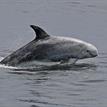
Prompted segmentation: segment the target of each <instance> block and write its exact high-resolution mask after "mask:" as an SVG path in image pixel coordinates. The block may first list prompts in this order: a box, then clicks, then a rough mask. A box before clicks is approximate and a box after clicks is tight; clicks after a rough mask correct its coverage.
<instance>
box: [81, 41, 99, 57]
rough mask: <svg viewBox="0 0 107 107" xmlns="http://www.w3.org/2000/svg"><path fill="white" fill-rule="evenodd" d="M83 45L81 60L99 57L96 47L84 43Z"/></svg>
mask: <svg viewBox="0 0 107 107" xmlns="http://www.w3.org/2000/svg"><path fill="white" fill-rule="evenodd" d="M83 45H84V49H83V50H81V52H80V54H79V58H80V59H84V58H93V57H96V56H98V50H97V48H96V47H95V46H94V45H92V44H90V43H84V44H83Z"/></svg>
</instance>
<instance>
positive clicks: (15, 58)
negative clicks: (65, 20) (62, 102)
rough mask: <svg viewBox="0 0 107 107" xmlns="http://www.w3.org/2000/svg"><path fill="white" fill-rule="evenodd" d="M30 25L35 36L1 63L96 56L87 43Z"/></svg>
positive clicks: (10, 63)
mask: <svg viewBox="0 0 107 107" xmlns="http://www.w3.org/2000/svg"><path fill="white" fill-rule="evenodd" d="M31 27H32V28H33V29H34V30H35V32H36V35H37V37H36V38H35V39H34V40H33V41H31V42H30V43H28V44H27V45H25V46H23V47H22V48H20V49H18V50H16V51H15V52H13V53H12V54H11V55H9V56H7V57H6V58H4V59H3V60H2V61H1V63H2V64H6V65H11V66H15V65H18V64H20V63H23V62H28V61H34V60H39V61H55V62H56V61H68V60H69V59H70V58H75V59H83V58H91V57H95V56H97V49H96V48H95V47H94V46H93V45H91V44H89V43H86V42H84V41H81V40H77V39H74V38H66V37H56V36H49V35H48V34H47V33H46V32H45V31H43V30H42V29H41V28H39V27H37V26H34V25H32V26H31ZM38 29H39V30H38ZM87 50H88V51H87Z"/></svg>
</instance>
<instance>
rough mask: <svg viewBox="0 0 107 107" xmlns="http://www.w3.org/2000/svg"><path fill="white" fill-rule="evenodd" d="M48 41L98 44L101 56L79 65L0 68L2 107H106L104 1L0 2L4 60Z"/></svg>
mask: <svg viewBox="0 0 107 107" xmlns="http://www.w3.org/2000/svg"><path fill="white" fill-rule="evenodd" d="M31 24H34V25H38V26H40V27H42V28H43V29H45V30H46V31H47V32H48V33H49V34H50V35H53V36H54V35H55V36H57V35H58V36H65V37H75V38H78V39H81V40H84V41H87V42H90V43H92V44H94V45H95V46H96V47H97V48H98V51H99V56H98V57H96V58H93V59H86V60H81V61H79V62H77V64H76V65H74V66H71V65H70V64H65V65H58V64H54V65H50V64H47V63H45V64H44V65H43V64H41V63H39V65H38V66H37V65H36V66H35V65H33V66H31V65H29V66H27V67H20V66H19V67H8V66H5V65H0V107H107V1H106V0H30V1H29V0H0V60H1V59H3V58H4V57H5V56H7V55H9V54H10V53H12V52H13V51H14V50H16V49H18V48H19V47H21V46H23V45H25V44H26V43H28V42H30V41H31V40H32V39H34V38H35V34H34V32H33V30H32V29H31V28H30V27H29V25H31Z"/></svg>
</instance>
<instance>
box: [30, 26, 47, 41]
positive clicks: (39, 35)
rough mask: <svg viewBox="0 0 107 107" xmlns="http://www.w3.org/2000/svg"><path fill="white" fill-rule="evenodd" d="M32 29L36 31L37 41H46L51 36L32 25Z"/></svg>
mask: <svg viewBox="0 0 107 107" xmlns="http://www.w3.org/2000/svg"><path fill="white" fill-rule="evenodd" d="M30 27H31V28H32V29H33V30H34V31H35V33H36V40H37V39H44V38H46V37H48V36H49V35H48V34H47V33H46V32H45V31H44V30H43V29H42V28H40V27H38V26H35V25H30Z"/></svg>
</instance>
